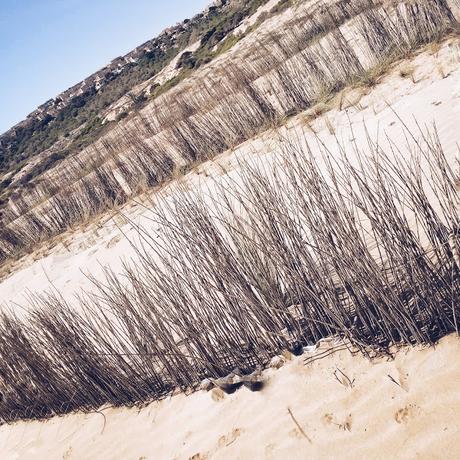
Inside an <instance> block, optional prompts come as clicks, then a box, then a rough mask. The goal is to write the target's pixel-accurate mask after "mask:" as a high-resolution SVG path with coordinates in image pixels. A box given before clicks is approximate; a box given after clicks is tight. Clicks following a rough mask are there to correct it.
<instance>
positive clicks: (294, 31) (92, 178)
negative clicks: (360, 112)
mask: <svg viewBox="0 0 460 460" xmlns="http://www.w3.org/2000/svg"><path fill="white" fill-rule="evenodd" d="M456 1H457V0H453V2H450V3H449V4H454V3H455V2H456ZM449 4H448V3H447V2H446V1H445V0H417V1H410V2H408V1H399V2H395V3H394V4H393V5H392V6H390V7H388V6H382V4H381V2H380V1H377V0H352V1H349V0H347V1H344V0H335V1H333V2H332V3H329V2H328V4H327V6H326V5H325V4H321V3H319V4H318V5H316V6H315V7H314V8H312V9H311V10H309V11H308V14H307V13H304V14H303V15H300V16H299V17H296V19H294V20H293V21H292V22H291V23H290V26H289V28H288V30H285V31H283V32H282V33H281V32H272V33H270V34H265V35H263V36H261V38H259V39H258V40H257V43H255V44H253V45H251V47H248V46H246V47H243V48H242V50H239V51H238V52H236V53H235V55H234V56H233V55H232V54H231V56H230V57H229V59H228V61H226V64H225V68H222V66H221V67H218V68H216V69H215V70H210V71H209V72H207V73H206V74H204V75H201V74H199V76H197V77H194V78H192V79H190V81H188V80H186V81H184V82H183V84H181V85H178V86H177V87H175V88H172V89H171V90H170V91H168V92H167V93H165V94H164V95H162V96H160V97H158V98H157V99H156V100H154V101H153V102H152V103H151V104H150V105H149V106H148V107H147V108H146V109H145V110H143V111H142V112H141V113H139V114H137V115H136V116H135V117H133V118H132V119H131V120H128V121H126V122H120V123H119V125H118V126H117V127H116V128H115V129H114V130H113V131H112V132H111V133H109V134H108V135H107V136H105V137H104V138H103V139H101V140H100V141H98V142H96V143H95V144H94V145H93V146H92V147H91V148H89V149H86V150H85V151H83V152H82V153H81V154H80V155H77V156H75V157H72V158H71V159H68V160H65V161H63V162H60V163H59V166H58V167H57V168H55V169H52V170H51V171H49V172H48V173H46V174H45V175H44V176H43V177H42V178H41V179H40V180H39V182H38V183H37V184H36V187H35V189H33V190H27V191H24V192H22V193H21V194H20V195H18V196H15V197H13V198H12V200H11V203H10V205H9V207H8V208H6V209H5V210H3V215H2V226H1V228H0V261H5V260H7V259H8V258H10V257H14V256H17V255H20V254H22V253H24V252H25V251H28V250H30V249H31V248H33V247H36V245H37V243H38V242H40V241H44V240H48V239H49V238H52V237H53V236H55V235H58V234H60V233H62V232H64V231H65V230H66V229H68V228H70V227H72V226H74V225H78V224H79V223H81V222H85V221H87V220H88V219H91V218H92V217H94V216H97V215H100V214H101V213H102V212H104V211H106V210H108V209H110V208H112V207H114V206H117V205H119V204H122V203H124V202H125V201H126V200H127V199H128V198H129V197H130V196H134V195H136V194H137V193H139V192H140V191H142V190H145V189H146V188H148V187H155V186H157V185H160V184H162V183H164V182H165V181H166V180H168V179H170V178H172V177H174V176H175V175H177V174H180V173H182V172H184V171H187V170H189V169H190V168H191V167H192V166H193V165H195V164H197V163H199V162H201V161H203V160H206V159H209V158H212V157H214V156H215V155H216V154H218V153H221V152H223V151H225V150H226V149H229V148H233V147H234V146H235V145H238V144H239V143H241V142H243V141H245V140H247V139H249V138H251V137H253V136H254V135H256V134H257V133H259V132H261V131H262V130H264V129H266V128H267V127H269V126H271V125H273V124H278V123H279V122H280V121H281V120H282V119H283V118H284V117H285V116H287V115H292V114H295V113H298V112H300V111H302V110H304V109H306V108H308V107H310V106H312V105H313V104H315V103H316V102H318V101H321V100H323V99H324V98H327V97H329V96H330V95H331V94H333V93H334V92H336V91H338V90H340V89H341V88H343V87H344V86H346V85H349V84H350V83H352V84H353V83H356V82H360V81H361V82H365V83H366V84H373V82H374V80H375V76H376V74H377V73H378V72H383V71H384V69H385V68H386V67H387V66H388V65H389V64H390V62H392V61H394V60H396V59H398V58H401V57H404V56H405V55H407V53H409V52H410V51H412V50H415V49H417V48H419V47H420V46H421V45H423V44H425V43H428V42H431V41H433V40H438V39H440V38H441V37H442V36H443V35H445V34H446V33H448V32H450V31H452V30H456V29H457V28H458V23H457V21H456V19H455V17H454V15H453V12H452V11H451V9H450V8H449ZM299 11H300V10H299ZM346 37H348V38H346ZM351 37H353V40H350V38H351ZM243 42H244V40H243ZM243 42H242V43H240V45H241V44H243ZM242 53H247V55H248V56H250V59H241V56H240V55H241V54H242ZM187 85H189V86H187ZM190 85H191V86H190Z"/></svg>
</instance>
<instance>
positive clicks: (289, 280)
mask: <svg viewBox="0 0 460 460" xmlns="http://www.w3.org/2000/svg"><path fill="white" fill-rule="evenodd" d="M408 137H410V136H408ZM318 141H319V142H318V144H319V147H318V148H317V149H315V151H314V152H312V151H311V149H310V146H309V145H307V144H305V139H303V137H302V136H299V137H298V138H292V139H290V140H285V141H284V142H283V146H284V147H283V152H282V153H281V154H280V155H279V156H275V157H274V159H273V161H274V164H273V165H271V164H270V163H267V162H264V161H263V160H262V161H260V163H243V164H241V165H240V169H239V170H238V173H231V174H229V175H227V176H224V177H222V178H216V179H215V180H214V181H212V183H211V185H209V187H210V188H209V190H203V191H202V192H198V191H183V192H181V193H180V192H178V193H177V194H175V195H172V196H171V197H169V198H165V199H158V202H157V203H156V204H155V206H153V207H152V208H151V209H150V212H149V213H148V218H149V219H150V220H151V221H152V228H149V227H137V229H138V236H139V243H138V245H137V249H136V257H137V259H136V261H135V262H132V263H130V264H126V265H125V267H124V273H123V274H122V275H121V276H120V275H116V274H115V273H113V272H111V271H110V270H107V271H106V279H105V280H103V281H100V280H99V281H97V280H93V283H94V287H95V291H94V292H93V293H86V294H82V295H81V296H80V298H79V302H78V306H77V307H76V308H73V307H71V306H70V305H69V304H68V303H67V302H66V301H65V300H64V299H63V298H61V297H60V296H59V295H57V294H50V295H42V296H36V297H33V298H32V299H31V305H30V308H29V309H28V311H29V313H28V314H27V315H26V317H24V318H19V317H18V316H16V315H15V314H14V313H13V312H9V313H2V314H1V317H0V395H1V397H0V420H1V421H3V422H12V421H15V420H17V419H35V418H46V417H51V416H53V415H56V414H57V415H59V414H64V413H68V412H71V411H74V410H81V411H91V410H95V409H97V408H99V407H101V406H103V405H114V406H120V405H123V406H131V405H135V404H142V403H145V402H148V401H151V400H152V399H158V398H162V397H164V396H165V395H166V394H168V393H170V392H171V391H172V390H173V389H181V390H187V389H192V388H196V386H197V384H198V383H199V382H200V380H201V379H203V378H205V377H209V376H213V377H217V376H223V375H226V374H227V373H228V372H229V371H230V370H232V369H233V368H234V367H236V366H237V367H239V368H240V369H241V370H243V371H247V372H249V371H251V370H253V369H254V367H255V366H256V365H265V364H266V363H267V362H268V361H269V360H270V358H271V357H272V356H274V355H275V354H277V353H279V352H280V351H281V350H283V349H286V348H288V349H289V348H291V347H293V346H296V345H297V346H298V344H301V345H307V344H312V343H315V342H316V341H318V340H319V339H321V338H322V337H326V336H330V335H338V336H340V337H342V338H343V339H345V340H347V341H350V342H351V343H352V344H353V345H354V346H356V347H357V348H359V349H360V350H361V351H363V352H366V353H367V352H369V350H377V351H387V350H388V349H389V347H390V346H391V345H393V344H396V345H402V344H433V343H435V342H436V341H437V340H439V339H440V338H441V337H442V336H444V335H445V334H449V333H451V332H454V331H457V332H458V322H459V314H460V302H459V300H460V299H459V296H460V291H459V287H460V267H459V266H458V263H457V262H456V261H455V255H454V253H455V250H456V251H457V254H458V245H459V240H458V234H459V232H458V229H459V228H460V221H459V219H460V215H459V212H458V210H459V205H460V202H459V194H458V191H457V190H456V180H457V179H458V178H456V177H455V173H454V171H453V170H452V169H451V165H450V164H449V161H448V160H447V159H446V157H445V155H444V152H443V150H442V147H441V145H440V142H439V140H438V137H437V135H436V132H434V133H431V134H426V135H422V136H417V137H416V136H413V137H412V145H411V146H410V148H409V149H408V152H406V151H398V149H397V147H396V145H395V144H394V143H391V142H389V148H388V149H387V150H383V149H382V147H381V143H380V144H379V145H380V146H378V145H377V144H374V143H372V142H371V141H370V140H369V145H368V147H367V149H366V151H362V150H360V149H359V148H358V146H356V145H354V146H353V148H351V149H349V150H344V149H343V148H341V149H340V150H339V155H337V154H333V153H331V152H329V151H328V149H327V147H326V146H325V145H322V144H321V142H320V140H319V139H318ZM126 218H128V217H127V216H126ZM133 225H134V223H133Z"/></svg>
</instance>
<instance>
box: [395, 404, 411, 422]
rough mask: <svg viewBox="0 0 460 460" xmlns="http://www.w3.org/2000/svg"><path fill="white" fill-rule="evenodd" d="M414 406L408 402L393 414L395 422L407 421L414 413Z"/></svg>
mask: <svg viewBox="0 0 460 460" xmlns="http://www.w3.org/2000/svg"><path fill="white" fill-rule="evenodd" d="M415 409H416V407H415V406H414V405H412V404H409V405H407V406H405V407H403V408H401V409H399V410H398V411H396V413H395V415H394V419H395V421H396V423H399V424H402V423H407V422H408V421H409V420H410V419H411V418H413V416H414V414H415Z"/></svg>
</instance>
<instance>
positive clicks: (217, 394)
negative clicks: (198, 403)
mask: <svg viewBox="0 0 460 460" xmlns="http://www.w3.org/2000/svg"><path fill="white" fill-rule="evenodd" d="M211 398H212V400H213V401H222V399H224V398H225V393H224V392H223V390H221V389H220V388H213V389H212V390H211Z"/></svg>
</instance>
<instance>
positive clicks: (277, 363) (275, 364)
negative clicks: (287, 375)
mask: <svg viewBox="0 0 460 460" xmlns="http://www.w3.org/2000/svg"><path fill="white" fill-rule="evenodd" d="M285 362H286V359H285V358H284V357H283V356H273V358H272V359H271V361H270V364H269V366H270V367H272V368H274V369H279V368H281V367H283V366H284V363H285Z"/></svg>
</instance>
